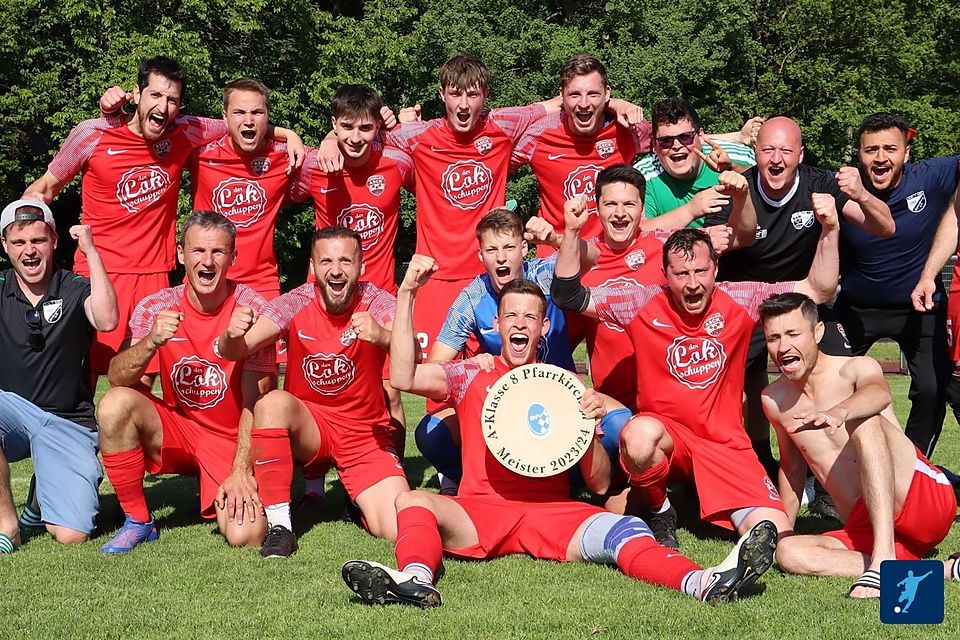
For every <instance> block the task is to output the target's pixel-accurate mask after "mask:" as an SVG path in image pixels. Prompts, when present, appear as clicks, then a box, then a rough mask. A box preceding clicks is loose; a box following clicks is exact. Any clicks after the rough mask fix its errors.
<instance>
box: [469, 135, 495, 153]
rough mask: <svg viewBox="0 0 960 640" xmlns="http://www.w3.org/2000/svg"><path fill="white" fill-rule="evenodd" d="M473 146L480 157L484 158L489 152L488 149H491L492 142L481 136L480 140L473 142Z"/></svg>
mask: <svg viewBox="0 0 960 640" xmlns="http://www.w3.org/2000/svg"><path fill="white" fill-rule="evenodd" d="M473 146H474V147H476V149H477V151H478V152H479V153H480V155H482V156H485V155H487V153H488V152H489V151H490V149H493V140H491V139H490V138H488V137H487V136H483V137H482V138H477V139H476V140H475V141H474V143H473Z"/></svg>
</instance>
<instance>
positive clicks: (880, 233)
mask: <svg viewBox="0 0 960 640" xmlns="http://www.w3.org/2000/svg"><path fill="white" fill-rule="evenodd" d="M896 232H897V223H896V222H895V221H894V220H893V218H890V219H889V220H884V221H882V222H881V223H879V224H877V225H876V227H875V228H874V234H873V235H875V236H877V237H878V238H889V237H890V236H892V235H893V234H895V233H896Z"/></svg>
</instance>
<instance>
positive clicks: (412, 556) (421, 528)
mask: <svg viewBox="0 0 960 640" xmlns="http://www.w3.org/2000/svg"><path fill="white" fill-rule="evenodd" d="M393 550H394V553H395V554H396V556H397V567H398V568H399V569H400V570H401V571H402V570H403V569H404V567H407V566H410V565H411V564H421V565H423V566H425V567H427V568H428V569H430V571H431V572H432V573H433V575H434V577H436V575H437V570H438V569H439V568H440V561H441V559H442V558H443V542H442V541H441V540H440V528H439V527H438V526H437V516H435V515H433V512H432V511H430V510H429V509H427V508H424V507H407V508H406V509H404V510H402V511H400V512H398V513H397V542H396V543H395V544H394V545H393Z"/></svg>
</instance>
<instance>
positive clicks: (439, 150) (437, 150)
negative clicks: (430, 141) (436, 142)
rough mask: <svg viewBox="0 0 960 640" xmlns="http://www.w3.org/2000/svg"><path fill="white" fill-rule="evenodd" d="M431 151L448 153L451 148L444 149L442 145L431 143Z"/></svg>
mask: <svg viewBox="0 0 960 640" xmlns="http://www.w3.org/2000/svg"><path fill="white" fill-rule="evenodd" d="M430 151H433V152H435V153H448V152H449V151H450V149H443V148H441V147H435V146H433V145H430Z"/></svg>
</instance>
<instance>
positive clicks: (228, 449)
mask: <svg viewBox="0 0 960 640" xmlns="http://www.w3.org/2000/svg"><path fill="white" fill-rule="evenodd" d="M231 287H232V289H233V290H232V292H231V295H230V296H229V297H228V298H227V299H226V301H224V303H223V304H222V305H220V308H219V309H217V310H216V311H214V312H212V313H204V312H203V311H200V310H198V309H196V308H195V307H194V306H193V304H192V303H191V302H190V300H189V298H188V297H187V293H186V285H180V286H178V287H172V288H168V289H162V290H160V291H158V292H157V293H155V294H153V295H150V296H148V297H146V298H144V299H143V300H141V301H140V304H138V305H137V308H136V310H135V311H134V314H133V317H132V318H131V319H130V337H131V338H133V339H134V340H144V339H149V338H148V336H149V335H150V330H151V329H152V328H153V324H154V321H155V320H156V317H157V313H158V312H159V311H161V310H165V309H166V310H171V311H179V312H180V313H181V314H183V320H182V321H181V322H180V326H179V327H178V328H177V332H176V333H175V334H174V335H173V337H171V338H170V340H168V341H167V343H166V344H164V345H163V346H161V347H160V348H159V349H157V356H158V360H159V364H160V384H161V387H162V389H163V400H162V401H161V400H158V399H156V398H154V397H153V396H152V395H148V397H149V398H150V399H151V401H152V402H153V403H154V407H155V408H156V410H157V413H158V414H159V416H160V420H161V423H162V424H163V446H162V448H161V451H160V459H159V460H147V461H146V462H147V465H146V467H147V470H148V471H149V472H150V473H178V474H183V475H196V476H198V477H199V479H200V505H201V508H202V515H203V516H204V517H205V518H212V517H214V515H215V511H214V508H213V501H214V498H215V497H216V492H217V488H218V487H219V486H220V484H221V483H222V482H223V481H224V480H225V479H226V478H227V476H228V475H229V474H230V470H231V468H232V466H233V456H234V454H235V450H236V442H237V428H238V426H239V424H240V414H241V411H242V409H243V388H242V383H241V379H242V376H243V372H244V371H255V372H261V373H273V372H274V371H275V370H276V365H275V362H276V356H275V354H274V350H273V347H272V346H269V347H266V348H264V349H261V350H260V351H259V352H257V353H255V354H253V355H251V356H250V357H248V358H247V359H246V360H244V361H242V362H235V361H232V360H225V359H223V358H222V357H220V353H219V350H218V347H217V342H218V340H219V337H220V334H221V333H223V329H224V327H226V326H227V325H228V324H229V323H230V316H231V314H232V313H233V310H234V309H235V308H237V307H243V306H245V307H251V308H252V309H254V310H257V311H260V310H262V309H263V307H264V305H265V304H266V301H265V300H264V298H263V296H261V295H260V294H258V293H257V292H255V291H254V290H253V289H250V288H249V287H246V286H245V285H242V284H231Z"/></svg>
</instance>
